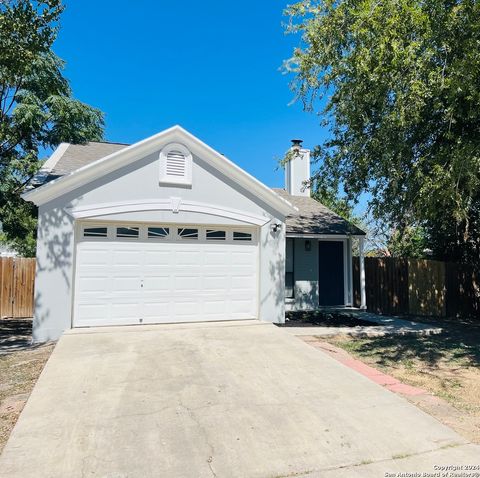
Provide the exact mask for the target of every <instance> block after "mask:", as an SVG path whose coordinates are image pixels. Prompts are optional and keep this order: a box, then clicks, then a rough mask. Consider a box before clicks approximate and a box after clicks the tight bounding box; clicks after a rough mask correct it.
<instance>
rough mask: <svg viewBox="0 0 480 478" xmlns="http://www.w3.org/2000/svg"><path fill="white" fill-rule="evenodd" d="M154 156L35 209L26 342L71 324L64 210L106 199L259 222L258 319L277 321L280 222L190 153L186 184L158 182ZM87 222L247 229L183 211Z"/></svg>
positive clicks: (280, 312) (70, 259) (69, 225)
mask: <svg viewBox="0 0 480 478" xmlns="http://www.w3.org/2000/svg"><path fill="white" fill-rule="evenodd" d="M160 150H161V148H159V151H160ZM159 151H158V152H156V153H153V154H151V155H149V156H147V157H145V158H143V159H140V160H138V161H136V162H135V163H132V164H130V165H128V166H126V167H124V168H121V169H119V170H117V171H115V172H113V173H110V174H109V175H107V176H105V177H103V178H99V179H97V180H95V181H93V182H91V183H89V184H88V185H85V186H83V187H80V188H78V189H76V190H74V191H72V192H70V193H67V194H65V195H64V196H62V197H60V198H57V199H55V200H53V201H51V202H49V203H46V204H45V205H43V206H41V207H40V208H39V225H38V243H37V260H38V267H37V275H36V290H35V317H34V325H33V338H34V341H36V342H41V341H46V340H52V339H57V338H58V337H59V336H60V335H61V334H62V333H63V331H64V330H66V329H69V328H70V327H71V324H72V303H73V290H74V284H73V282H74V276H75V273H74V264H75V237H74V236H75V229H76V228H75V220H74V219H73V218H72V217H71V215H70V214H69V212H68V211H69V210H70V209H72V208H73V209H75V208H80V207H81V208H83V207H90V206H92V207H93V206H96V205H98V204H105V203H112V202H125V201H141V200H158V199H165V198H170V197H177V198H182V199H183V200H191V201H199V202H202V203H206V204H212V205H218V206H222V207H228V208H232V209H235V210H241V211H245V212H246V213H250V214H255V215H257V216H263V217H265V221H266V223H265V224H264V225H263V226H260V227H259V239H260V240H259V257H260V258H259V279H258V281H259V284H258V289H259V297H258V303H259V313H258V317H259V319H260V320H264V321H268V322H283V321H284V311H285V308H284V275H285V226H284V220H285V218H284V217H283V216H282V214H281V213H279V212H277V211H275V210H273V209H272V208H270V206H268V205H266V204H265V203H263V202H262V201H260V200H259V199H258V198H257V197H256V196H254V195H253V194H252V193H250V192H249V191H247V190H245V189H243V188H242V187H240V186H238V185H237V184H236V183H234V182H233V181H231V180H230V179H229V178H228V177H226V176H224V175H223V174H222V173H219V172H218V171H217V170H216V169H214V168H212V167H211V166H209V165H208V164H207V163H206V162H204V161H202V160H201V158H199V157H196V156H194V158H193V180H192V186H191V187H190V186H179V187H171V186H163V185H160V184H159V174H160V173H159V159H158V158H159ZM92 220H96V221H97V220H98V221H105V220H115V221H126V222H127V221H128V222H130V221H132V222H133V221H138V222H165V223H184V224H185V223H187V224H188V223H190V224H215V225H222V224H223V225H229V224H238V225H241V224H243V225H247V224H245V223H242V221H239V220H234V219H229V218H222V217H219V216H218V215H210V214H201V213H193V212H183V211H180V212H177V213H175V212H173V211H136V212H128V213H118V212H117V213H116V214H115V215H104V216H100V217H94V218H92ZM272 222H274V223H279V224H280V225H281V228H280V229H279V230H278V231H277V232H273V231H272V226H271V225H272ZM250 226H251V225H250ZM227 319H228V318H227Z"/></svg>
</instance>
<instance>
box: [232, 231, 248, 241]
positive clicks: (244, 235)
mask: <svg viewBox="0 0 480 478" xmlns="http://www.w3.org/2000/svg"><path fill="white" fill-rule="evenodd" d="M233 240H234V241H251V240H252V234H251V233H250V232H238V231H234V233H233Z"/></svg>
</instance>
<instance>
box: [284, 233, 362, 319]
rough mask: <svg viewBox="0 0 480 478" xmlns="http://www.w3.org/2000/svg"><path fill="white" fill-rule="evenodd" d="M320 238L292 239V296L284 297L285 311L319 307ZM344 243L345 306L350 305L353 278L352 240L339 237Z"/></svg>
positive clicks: (329, 238) (328, 238) (330, 238)
mask: <svg viewBox="0 0 480 478" xmlns="http://www.w3.org/2000/svg"><path fill="white" fill-rule="evenodd" d="M319 240H321V239H318V238H312V239H306V238H298V237H297V238H295V239H294V265H293V268H294V272H293V276H294V296H293V298H287V299H285V307H286V310H287V311H298V310H313V309H317V308H318V307H319V289H318V287H319V285H318V274H319V267H321V264H319V254H318V242H319ZM325 240H335V238H332V237H328V236H325ZM337 240H341V241H342V242H344V243H345V247H346V249H345V256H344V257H345V260H346V267H345V271H344V275H345V276H344V279H345V303H344V305H346V306H351V305H352V296H353V292H352V290H353V279H352V240H351V239H350V238H348V239H342V238H339V239H337ZM306 241H310V243H311V247H310V250H309V251H307V250H306V247H305V242H306Z"/></svg>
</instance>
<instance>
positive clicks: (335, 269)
mask: <svg viewBox="0 0 480 478" xmlns="http://www.w3.org/2000/svg"><path fill="white" fill-rule="evenodd" d="M364 242H365V236H364V235H358V236H353V235H306V234H303V235H299V234H296V235H293V234H287V238H286V260H285V308H286V311H287V312H288V311H301V310H316V309H319V308H320V309H323V308H332V307H333V308H335V309H345V310H358V309H356V308H355V307H354V274H353V267H352V258H353V255H354V252H355V253H356V255H358V256H359V261H360V271H359V272H360V273H359V278H358V281H359V284H357V285H358V287H357V290H358V289H359V290H360V308H359V309H360V310H364V309H366V293H365V259H364Z"/></svg>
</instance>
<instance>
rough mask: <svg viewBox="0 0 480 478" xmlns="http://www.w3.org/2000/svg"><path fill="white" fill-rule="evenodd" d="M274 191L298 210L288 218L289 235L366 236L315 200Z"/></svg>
mask: <svg viewBox="0 0 480 478" xmlns="http://www.w3.org/2000/svg"><path fill="white" fill-rule="evenodd" d="M273 190H274V191H275V192H276V193H277V194H279V195H280V196H282V197H283V198H284V199H286V200H287V201H288V202H289V203H291V204H293V205H294V206H295V207H296V208H297V209H298V212H297V213H295V214H291V215H289V216H287V221H286V223H287V234H332V235H365V232H364V231H362V230H361V229H360V228H358V227H357V226H355V225H354V224H352V223H351V222H349V221H347V220H345V219H343V218H342V217H340V216H339V215H338V214H335V213H334V212H333V211H331V210H330V209H328V208H327V207H325V206H324V205H323V204H321V203H319V202H318V201H315V199H312V198H310V197H306V196H292V195H291V194H288V193H287V191H285V190H284V189H273Z"/></svg>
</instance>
